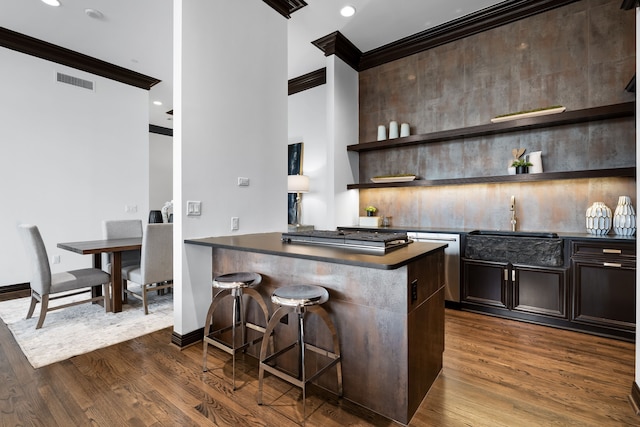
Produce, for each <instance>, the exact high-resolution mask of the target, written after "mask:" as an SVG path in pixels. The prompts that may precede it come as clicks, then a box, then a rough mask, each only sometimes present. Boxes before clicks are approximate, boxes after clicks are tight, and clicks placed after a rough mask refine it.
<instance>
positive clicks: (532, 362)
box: [0, 310, 640, 427]
mask: <svg viewBox="0 0 640 427" xmlns="http://www.w3.org/2000/svg"><path fill="white" fill-rule="evenodd" d="M445 328H446V330H445V332H446V333H445V337H446V342H445V353H444V369H443V371H442V373H441V374H440V377H439V378H438V379H437V380H436V382H435V384H434V386H433V387H432V389H431V390H430V392H429V394H428V395H427V397H426V398H425V400H424V401H423V402H422V405H421V406H420V409H419V410H418V412H417V413H416V415H415V416H414V417H413V420H412V421H411V424H410V425H411V426H492V427H494V426H549V425H554V426H594V427H595V426H598V427H600V426H625V425H630V426H631V425H632V426H638V425H640V417H637V416H636V415H635V414H634V413H633V410H632V408H631V405H630V404H629V401H628V395H629V393H630V390H631V384H632V382H633V375H634V363H635V362H634V360H635V354H634V344H630V343H626V342H620V341H615V340H610V339H605V338H598V337H594V336H590V335H585V334H581V333H576V332H568V331H561V330H557V329H552V328H547V327H542V326H535V325H530V324H526V323H519V322H514V321H509V320H503V319H498V318H493V317H488V316H483V315H477V314H473V313H468V312H460V311H451V310H447V312H446V326H445ZM98 333H99V332H98ZM170 335H171V331H170V330H169V329H165V330H162V331H159V332H155V333H152V334H150V335H146V336H144V337H141V338H138V339H134V340H131V341H127V342H125V343H121V344H117V345H114V346H111V347H107V348H104V349H100V350H97V351H94V352H92V353H88V354H84V355H81V356H76V357H74V358H72V359H69V360H66V361H63V362H60V363H56V364H53V365H49V366H46V367H43V368H40V369H33V368H32V367H31V365H30V364H29V363H28V362H27V360H26V358H25V357H24V355H23V354H22V351H21V350H20V348H19V347H18V345H17V344H16V342H15V340H14V339H13V336H12V335H11V332H10V331H9V330H8V328H7V326H6V325H5V324H4V323H3V322H0V425H2V426H18V425H20V426H29V425H37V426H56V425H57V426H86V425H94V426H95V425H97V426H110V427H113V426H124V425H127V426H203V425H204V426H206V425H219V426H277V427H287V426H294V425H298V424H299V423H300V422H301V419H302V416H301V409H302V408H301V403H300V401H299V400H298V399H299V397H300V393H299V389H297V388H291V387H290V386H288V385H286V384H285V383H283V382H282V381H280V380H278V379H276V378H274V377H268V378H267V379H266V380H265V383H266V385H265V398H264V400H265V405H264V406H258V405H257V404H256V393H257V368H256V363H255V360H254V359H252V358H251V357H248V356H247V357H246V361H245V363H244V364H242V365H241V367H240V369H239V372H240V375H239V377H240V381H238V385H239V389H238V390H236V391H235V392H234V391H232V390H231V386H230V374H231V370H230V369H231V368H230V364H231V361H230V356H228V355H227V354H225V353H222V352H220V351H219V350H214V349H210V350H209V351H210V356H209V368H210V370H209V372H207V373H203V372H202V370H201V366H202V347H201V345H196V346H192V347H189V348H186V349H184V350H182V351H181V350H179V349H177V348H176V347H175V346H173V345H172V344H170V339H171V337H170ZM242 369H246V372H245V373H241V371H242ZM372 374H375V373H372ZM389 393H393V384H389ZM308 394H309V395H310V396H308V398H307V414H308V418H307V422H306V425H308V426H347V425H350V426H356V425H360V426H368V425H372V426H393V425H397V424H396V423H393V422H391V421H389V420H387V419H384V418H382V417H380V416H378V415H376V414H373V413H371V412H369V411H367V410H364V409H362V408H360V407H358V406H356V405H353V404H351V403H349V402H348V401H346V400H336V399H335V398H334V397H332V396H330V395H324V394H323V392H322V391H320V390H317V389H312V390H310V392H309V393H308ZM309 414H310V415H309Z"/></svg>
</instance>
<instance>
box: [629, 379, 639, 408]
mask: <svg viewBox="0 0 640 427" xmlns="http://www.w3.org/2000/svg"><path fill="white" fill-rule="evenodd" d="M629 402H630V403H631V406H632V407H633V411H634V412H635V413H636V415H640V387H638V383H637V382H635V381H634V382H633V384H631V394H630V395H629Z"/></svg>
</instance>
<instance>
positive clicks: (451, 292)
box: [407, 232, 460, 303]
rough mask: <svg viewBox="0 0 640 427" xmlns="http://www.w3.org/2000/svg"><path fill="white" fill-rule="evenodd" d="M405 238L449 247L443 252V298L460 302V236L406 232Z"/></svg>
mask: <svg viewBox="0 0 640 427" xmlns="http://www.w3.org/2000/svg"><path fill="white" fill-rule="evenodd" d="M407 237H408V238H410V239H411V240H413V241H415V242H427V243H447V244H448V245H449V246H447V247H446V248H445V250H444V281H445V291H444V298H445V300H447V301H453V302H456V303H458V302H460V235H459V234H443V233H423V232H408V233H407Z"/></svg>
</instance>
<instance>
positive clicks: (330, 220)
mask: <svg viewBox="0 0 640 427" xmlns="http://www.w3.org/2000/svg"><path fill="white" fill-rule="evenodd" d="M326 68H327V83H326V84H325V85H321V86H317V87H315V88H312V89H308V90H305V91H302V92H298V93H296V94H293V95H291V96H289V143H290V144H293V143H295V142H304V155H303V164H302V170H303V173H304V174H305V175H308V176H309V178H310V183H309V187H310V190H309V193H307V194H304V195H303V196H302V222H301V223H302V224H305V225H313V226H315V228H316V229H317V230H318V229H320V230H333V229H335V228H336V227H338V226H341V225H353V224H357V222H358V218H357V217H358V192H357V190H350V191H347V184H353V183H354V182H357V179H358V156H357V155H354V153H348V152H347V145H351V144H357V143H358V73H357V72H356V71H355V70H353V69H352V68H351V67H350V66H349V65H347V64H346V63H345V62H344V61H342V60H341V59H340V58H338V57H336V56H335V55H332V56H329V57H327V67H326Z"/></svg>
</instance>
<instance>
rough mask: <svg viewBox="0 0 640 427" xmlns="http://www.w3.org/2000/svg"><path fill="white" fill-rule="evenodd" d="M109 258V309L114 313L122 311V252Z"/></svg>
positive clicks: (115, 253) (114, 253)
mask: <svg viewBox="0 0 640 427" xmlns="http://www.w3.org/2000/svg"><path fill="white" fill-rule="evenodd" d="M112 255H113V256H112V257H111V294H112V298H111V308H112V310H113V312H114V313H119V312H121V311H122V252H113V253H112Z"/></svg>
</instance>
